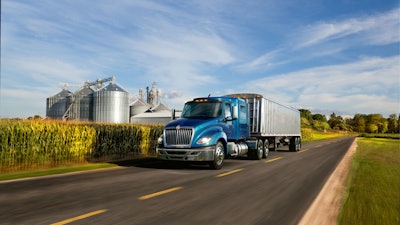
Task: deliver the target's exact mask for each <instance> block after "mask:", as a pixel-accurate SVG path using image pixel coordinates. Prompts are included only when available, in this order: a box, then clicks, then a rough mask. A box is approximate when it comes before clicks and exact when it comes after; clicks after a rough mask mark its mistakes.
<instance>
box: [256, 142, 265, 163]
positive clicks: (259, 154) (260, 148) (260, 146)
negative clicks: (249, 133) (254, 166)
mask: <svg viewBox="0 0 400 225" xmlns="http://www.w3.org/2000/svg"><path fill="white" fill-rule="evenodd" d="M263 154H264V149H263V144H262V141H259V142H258V147H257V158H259V159H261V158H262V156H263Z"/></svg>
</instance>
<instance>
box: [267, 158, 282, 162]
mask: <svg viewBox="0 0 400 225" xmlns="http://www.w3.org/2000/svg"><path fill="white" fill-rule="evenodd" d="M280 159H283V157H277V158H273V159H270V160H267V161H265V162H266V163H270V162H273V161H276V160H280Z"/></svg>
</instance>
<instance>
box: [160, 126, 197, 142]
mask: <svg viewBox="0 0 400 225" xmlns="http://www.w3.org/2000/svg"><path fill="white" fill-rule="evenodd" d="M164 132H165V144H166V145H167V146H168V145H190V144H191V142H192V135H193V129H192V128H179V129H175V128H172V129H165V131H164Z"/></svg>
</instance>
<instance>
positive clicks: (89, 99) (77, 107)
mask: <svg viewBox="0 0 400 225" xmlns="http://www.w3.org/2000/svg"><path fill="white" fill-rule="evenodd" d="M93 93H94V91H93V90H92V89H91V88H90V87H87V86H86V87H83V88H81V89H80V90H78V91H76V92H75V93H74V95H73V102H72V104H73V105H72V108H71V119H75V120H79V121H92V120H93Z"/></svg>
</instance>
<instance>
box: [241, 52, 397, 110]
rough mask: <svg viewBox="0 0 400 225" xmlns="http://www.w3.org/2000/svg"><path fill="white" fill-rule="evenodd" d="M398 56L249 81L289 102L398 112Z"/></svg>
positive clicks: (253, 86) (254, 87) (250, 85)
mask: <svg viewBox="0 0 400 225" xmlns="http://www.w3.org/2000/svg"><path fill="white" fill-rule="evenodd" d="M399 61H400V56H395V57H390V58H364V59H361V60H359V61H357V62H353V63H349V64H342V65H333V66H323V67H315V68H310V69H306V70H302V71H298V72H293V73H287V74H280V75H275V76H271V77H267V78H263V79H259V80H254V81H251V82H248V83H247V84H246V85H245V87H244V89H248V90H254V91H256V92H260V93H262V94H264V96H266V97H270V98H272V99H275V100H279V101H281V102H285V103H287V104H290V105H301V106H303V107H306V108H309V109H315V110H319V109H332V110H337V111H345V112H348V113H376V112H382V113H385V114H390V113H399V110H400V109H399V104H400V103H399V97H400V90H399V87H400V78H399V76H398V74H399V72H400V65H399Z"/></svg>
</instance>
